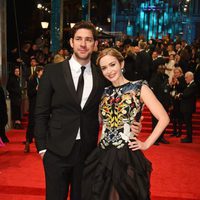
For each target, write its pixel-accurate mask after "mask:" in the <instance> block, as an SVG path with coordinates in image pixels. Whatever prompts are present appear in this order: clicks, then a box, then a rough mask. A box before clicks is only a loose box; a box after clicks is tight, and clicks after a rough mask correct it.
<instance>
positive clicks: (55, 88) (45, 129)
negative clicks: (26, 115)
mask: <svg viewBox="0 0 200 200" xmlns="http://www.w3.org/2000/svg"><path fill="white" fill-rule="evenodd" d="M92 75H93V88H92V92H91V94H90V96H89V98H88V100H87V102H86V104H85V106H84V108H83V109H81V106H80V105H79V104H78V100H77V98H76V91H75V87H74V83H73V79H72V75H71V70H70V66H69V61H68V60H65V61H63V62H61V63H57V64H50V65H47V66H46V69H45V72H44V74H43V76H42V78H41V81H40V85H39V90H38V94H37V101H36V108H35V139H36V147H37V150H38V151H40V150H43V149H48V150H50V151H52V152H54V153H55V154H57V155H60V156H67V155H69V154H70V152H71V150H72V147H73V145H74V143H75V140H76V136H77V132H78V129H79V127H80V134H81V153H82V156H84V157H85V156H87V155H88V154H89V153H90V152H91V151H92V149H94V148H95V146H96V144H97V138H98V129H99V122H98V107H99V103H100V99H101V96H102V93H103V90H104V87H105V79H104V78H103V76H102V74H101V72H100V69H99V68H97V67H96V66H94V65H92Z"/></svg>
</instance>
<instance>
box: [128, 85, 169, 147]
mask: <svg viewBox="0 0 200 200" xmlns="http://www.w3.org/2000/svg"><path fill="white" fill-rule="evenodd" d="M141 100H142V101H143V102H144V104H145V105H146V106H147V107H148V109H149V110H150V112H151V113H152V114H153V115H154V117H155V118H156V119H157V120H158V123H157V125H156V127H155V128H154V130H153V132H152V133H151V134H150V135H149V137H148V138H147V139H146V140H145V141H144V142H142V141H140V140H138V139H137V138H134V139H135V141H133V142H130V143H129V146H130V148H131V149H132V150H133V151H134V150H138V149H141V150H146V149H148V148H149V147H150V146H151V145H153V144H154V142H155V141H156V140H157V139H158V137H159V136H160V135H161V134H162V132H163V131H164V129H165V128H166V126H167V125H168V123H169V116H168V114H167V112H166V111H165V109H164V108H163V106H162V104H161V103H160V102H159V101H158V100H157V98H156V97H155V95H154V94H153V92H152V91H151V89H150V88H149V87H148V86H147V85H143V86H142V88H141Z"/></svg>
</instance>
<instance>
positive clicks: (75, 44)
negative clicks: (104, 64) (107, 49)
mask: <svg viewBox="0 0 200 200" xmlns="http://www.w3.org/2000/svg"><path fill="white" fill-rule="evenodd" d="M70 45H71V47H72V48H73V50H74V56H75V58H76V59H77V61H79V62H89V60H90V57H91V54H92V52H93V50H94V47H95V46H96V45H97V41H95V40H94V37H93V34H92V31H91V30H88V29H84V28H82V29H79V30H77V32H76V33H75V35H74V38H71V39H70Z"/></svg>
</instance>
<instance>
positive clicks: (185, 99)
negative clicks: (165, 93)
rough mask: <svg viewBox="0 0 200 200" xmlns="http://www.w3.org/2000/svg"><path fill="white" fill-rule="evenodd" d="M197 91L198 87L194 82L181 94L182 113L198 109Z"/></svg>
mask: <svg viewBox="0 0 200 200" xmlns="http://www.w3.org/2000/svg"><path fill="white" fill-rule="evenodd" d="M196 93H197V87H196V84H195V82H192V83H191V84H190V85H189V86H188V87H186V88H185V89H184V91H183V94H182V95H181V105H180V110H181V112H182V113H194V112H195V111H196Z"/></svg>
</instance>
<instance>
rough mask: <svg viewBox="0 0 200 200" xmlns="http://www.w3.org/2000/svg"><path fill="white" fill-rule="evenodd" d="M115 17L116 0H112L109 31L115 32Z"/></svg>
mask: <svg viewBox="0 0 200 200" xmlns="http://www.w3.org/2000/svg"><path fill="white" fill-rule="evenodd" d="M116 17H117V0H112V24H111V32H115V31H116Z"/></svg>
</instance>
